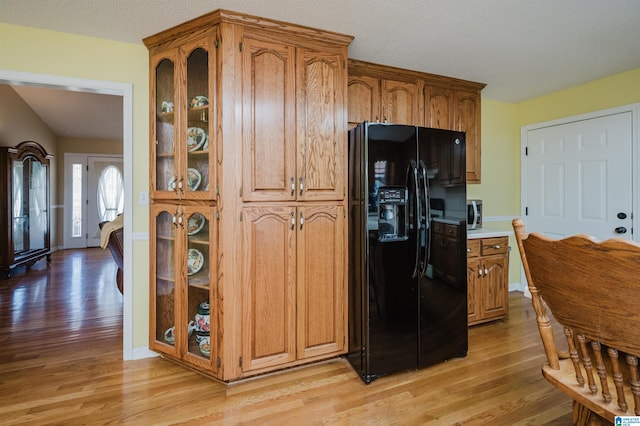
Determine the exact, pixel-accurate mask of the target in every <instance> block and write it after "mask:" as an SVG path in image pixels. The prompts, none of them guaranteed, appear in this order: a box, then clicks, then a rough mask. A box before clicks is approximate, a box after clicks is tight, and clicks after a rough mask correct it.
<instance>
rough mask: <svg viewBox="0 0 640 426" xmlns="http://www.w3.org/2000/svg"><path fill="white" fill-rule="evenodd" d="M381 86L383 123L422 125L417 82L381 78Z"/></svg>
mask: <svg viewBox="0 0 640 426" xmlns="http://www.w3.org/2000/svg"><path fill="white" fill-rule="evenodd" d="M381 88H382V119H381V121H382V122H383V123H393V124H411V125H414V126H421V125H422V120H421V118H420V106H419V105H420V97H419V91H418V84H417V83H405V82H401V81H393V80H382V82H381Z"/></svg>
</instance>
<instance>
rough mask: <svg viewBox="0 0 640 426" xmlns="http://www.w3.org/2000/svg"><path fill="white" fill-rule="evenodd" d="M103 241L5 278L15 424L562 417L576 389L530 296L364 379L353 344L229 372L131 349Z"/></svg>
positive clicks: (526, 421)
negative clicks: (549, 351) (430, 362)
mask: <svg viewBox="0 0 640 426" xmlns="http://www.w3.org/2000/svg"><path fill="white" fill-rule="evenodd" d="M115 272H116V266H115V263H114V262H113V259H112V258H111V255H110V253H109V252H108V251H104V250H101V249H87V250H67V251H58V252H56V253H54V255H53V256H52V262H51V264H50V265H49V266H47V265H46V262H38V263H36V264H35V265H34V266H33V267H32V268H31V270H30V271H26V270H21V269H18V270H17V271H15V273H14V275H13V276H12V277H11V278H10V279H8V280H3V281H0V424H3V425H22V424H29V425H49V424H60V425H76V424H91V425H93V424H130V425H136V426H138V425H145V426H146V425H174V424H180V425H182V424H193V425H198V426H201V425H237V424H243V425H261V426H262V425H277V426H284V425H361V424H366V425H418V424H420V425H422V424H424V425H449V424H465V425H482V424H491V425H536V426H537V425H544V424H547V425H553V426H560V425H564V424H571V408H572V407H571V401H570V400H569V399H568V398H567V397H566V396H565V395H563V394H562V393H560V392H559V391H557V390H556V389H555V388H554V387H553V386H551V385H550V384H548V383H547V382H546V381H545V380H544V379H543V378H542V374H541V372H540V366H541V364H542V363H543V361H544V352H543V349H542V344H541V343H540V338H539V335H538V331H537V328H536V325H535V315H534V313H533V309H532V308H531V306H530V301H529V299H526V298H525V297H524V296H523V295H522V294H521V293H518V292H512V293H510V295H509V304H510V315H509V318H508V319H507V320H504V321H498V322H494V323H490V324H483V325H479V326H476V327H473V328H471V329H470V330H469V353H468V355H467V356H466V357H465V358H459V359H453V360H450V361H448V362H445V363H442V364H439V365H436V366H432V367H429V368H426V369H423V370H419V371H403V372H399V373H396V374H392V375H390V376H387V377H381V378H379V379H377V380H375V381H374V382H373V383H371V384H369V385H365V384H364V383H363V382H362V380H360V378H359V377H358V375H357V374H356V373H355V372H354V370H353V369H352V368H351V366H350V365H349V363H348V362H347V361H346V360H345V359H344V358H338V359H334V360H330V361H326V362H322V363H319V364H316V365H311V366H305V367H298V368H294V369H291V370H288V371H284V372H278V373H274V374H269V375H265V376H261V377H256V378H251V379H248V380H245V381H241V382H238V383H233V384H229V385H227V384H221V383H219V382H216V381H213V380H211V379H208V378H206V377H204V376H202V375H199V374H197V373H194V372H192V371H190V370H187V369H184V368H182V367H180V366H178V365H176V364H174V363H172V362H169V361H167V360H164V359H162V358H160V357H158V358H151V359H143V360H137V361H128V362H123V361H122V295H120V293H119V292H118V290H117V288H116V285H115Z"/></svg>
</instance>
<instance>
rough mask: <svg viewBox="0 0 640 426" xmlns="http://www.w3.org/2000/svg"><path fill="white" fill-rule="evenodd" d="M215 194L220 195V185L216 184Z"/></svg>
mask: <svg viewBox="0 0 640 426" xmlns="http://www.w3.org/2000/svg"><path fill="white" fill-rule="evenodd" d="M216 195H220V187H219V186H216Z"/></svg>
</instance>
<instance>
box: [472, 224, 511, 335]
mask: <svg viewBox="0 0 640 426" xmlns="http://www.w3.org/2000/svg"><path fill="white" fill-rule="evenodd" d="M467 292H468V315H469V316H468V323H469V325H470V326H471V325H475V324H480V323H483V322H487V321H493V320H497V319H502V318H506V317H507V315H508V312H509V240H508V237H495V238H479V239H472V240H468V241H467Z"/></svg>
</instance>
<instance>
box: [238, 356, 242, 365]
mask: <svg viewBox="0 0 640 426" xmlns="http://www.w3.org/2000/svg"><path fill="white" fill-rule="evenodd" d="M238 365H239V366H240V367H242V357H240V358H239V359H238Z"/></svg>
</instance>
